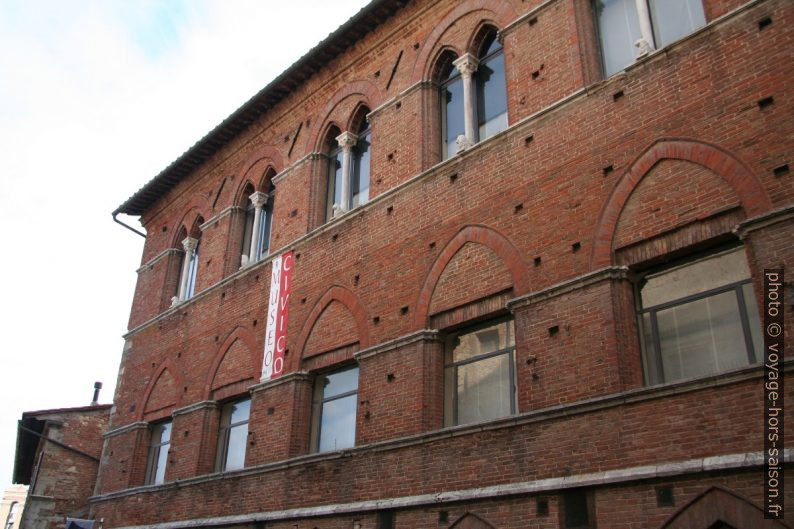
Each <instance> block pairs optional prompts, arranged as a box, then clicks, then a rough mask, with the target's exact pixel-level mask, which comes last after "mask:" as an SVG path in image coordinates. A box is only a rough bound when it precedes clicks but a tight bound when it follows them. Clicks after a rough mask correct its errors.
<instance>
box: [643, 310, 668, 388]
mask: <svg viewBox="0 0 794 529" xmlns="http://www.w3.org/2000/svg"><path fill="white" fill-rule="evenodd" d="M640 325H641V327H642V343H641V345H642V357H643V368H644V369H645V380H646V381H647V383H648V384H658V383H660V382H662V381H663V379H662V374H661V373H659V369H658V364H657V360H656V359H657V356H656V346H655V344H654V341H653V327H652V325H651V315H650V313H647V312H646V313H645V314H642V315H641V319H640Z"/></svg>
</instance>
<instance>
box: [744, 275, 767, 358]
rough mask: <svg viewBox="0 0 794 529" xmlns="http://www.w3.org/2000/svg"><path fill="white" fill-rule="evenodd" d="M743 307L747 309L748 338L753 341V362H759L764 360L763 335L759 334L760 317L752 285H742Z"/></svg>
mask: <svg viewBox="0 0 794 529" xmlns="http://www.w3.org/2000/svg"><path fill="white" fill-rule="evenodd" d="M742 293H743V294H744V306H745V308H746V309H747V322H748V323H749V325H750V338H751V339H752V340H753V349H754V351H753V352H754V356H755V361H756V362H760V361H761V360H764V359H765V358H766V354H765V353H764V335H763V334H761V316H760V315H759V314H758V303H756V299H755V292H754V291H753V285H752V283H746V284H744V285H742Z"/></svg>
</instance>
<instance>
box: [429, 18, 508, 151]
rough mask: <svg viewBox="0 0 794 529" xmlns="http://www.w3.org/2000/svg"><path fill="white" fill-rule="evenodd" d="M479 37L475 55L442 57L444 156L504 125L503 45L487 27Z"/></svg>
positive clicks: (505, 88)
mask: <svg viewBox="0 0 794 529" xmlns="http://www.w3.org/2000/svg"><path fill="white" fill-rule="evenodd" d="M481 35H482V36H481V37H480V38H479V39H478V40H479V42H480V46H479V50H478V52H477V55H476V56H475V55H474V54H472V53H465V54H463V55H462V56H460V57H458V58H455V56H454V54H451V53H446V54H445V55H444V56H443V57H442V59H441V62H440V64H441V66H440V68H439V69H438V72H439V76H438V79H439V88H440V102H441V143H442V146H441V151H442V157H443V158H445V159H446V158H449V157H450V156H453V155H455V154H456V153H458V152H460V151H462V150H464V149H466V148H468V147H470V146H472V145H474V144H475V143H477V142H478V141H481V140H484V139H487V138H489V137H491V136H493V135H494V134H497V133H499V132H501V131H503V130H504V129H506V128H507V124H508V120H507V81H506V77H505V59H504V51H503V49H502V44H501V43H500V42H499V39H498V35H497V31H496V29H494V28H487V29H485V30H483V32H482V33H481Z"/></svg>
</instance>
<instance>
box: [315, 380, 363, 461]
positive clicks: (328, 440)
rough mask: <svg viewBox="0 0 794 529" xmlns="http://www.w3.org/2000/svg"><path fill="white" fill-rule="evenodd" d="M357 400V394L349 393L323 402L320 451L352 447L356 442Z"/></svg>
mask: <svg viewBox="0 0 794 529" xmlns="http://www.w3.org/2000/svg"><path fill="white" fill-rule="evenodd" d="M356 371H358V370H356ZM357 400H358V396H357V395H349V396H347V397H343V398H341V399H336V400H332V401H329V402H325V403H323V411H322V418H321V420H320V448H319V450H320V452H326V451H328V450H341V449H342V448H350V447H351V446H353V445H354V444H355V440H356V402H357Z"/></svg>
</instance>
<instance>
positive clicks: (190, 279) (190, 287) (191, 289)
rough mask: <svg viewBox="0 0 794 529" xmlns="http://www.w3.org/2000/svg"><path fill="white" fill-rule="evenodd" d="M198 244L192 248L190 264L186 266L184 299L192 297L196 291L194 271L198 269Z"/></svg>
mask: <svg viewBox="0 0 794 529" xmlns="http://www.w3.org/2000/svg"><path fill="white" fill-rule="evenodd" d="M199 246H200V244H196V249H195V250H193V253H192V254H190V256H189V259H190V266H189V267H188V272H187V288H186V289H185V299H190V298H192V297H193V294H194V293H195V291H196V272H197V271H198V260H199Z"/></svg>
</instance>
